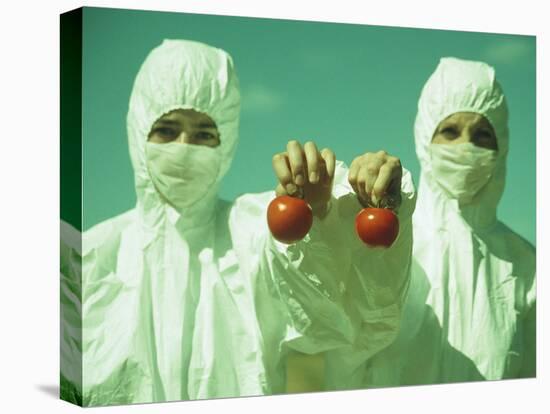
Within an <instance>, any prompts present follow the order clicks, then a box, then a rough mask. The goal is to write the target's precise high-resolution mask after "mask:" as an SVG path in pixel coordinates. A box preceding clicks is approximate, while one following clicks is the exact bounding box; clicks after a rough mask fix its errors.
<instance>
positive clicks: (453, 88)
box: [367, 58, 536, 386]
mask: <svg viewBox="0 0 550 414" xmlns="http://www.w3.org/2000/svg"><path fill="white" fill-rule="evenodd" d="M456 112H474V113H478V114H481V115H483V116H485V117H486V118H487V120H488V121H489V122H490V123H491V125H492V126H493V129H494V131H495V133H496V139H497V144H498V151H497V154H496V164H495V167H494V170H493V173H492V175H491V177H490V178H489V180H488V181H487V183H486V185H485V186H484V187H482V189H481V190H480V191H479V193H478V194H477V195H476V196H475V197H474V198H473V199H472V201H471V203H466V204H462V205H461V204H460V203H459V202H458V201H457V199H456V198H453V197H450V196H449V195H448V193H447V192H445V191H443V189H442V187H441V186H440V185H439V183H438V182H437V181H436V180H435V176H434V168H433V162H432V157H431V156H430V151H429V146H430V145H439V146H442V145H446V144H431V140H432V136H433V134H434V131H435V130H436V128H437V126H438V124H439V123H440V122H441V121H442V120H444V119H445V118H447V117H448V116H449V115H451V114H454V113H456ZM414 131H415V143H416V152H417V155H418V159H419V161H420V165H421V177H420V183H419V189H418V202H417V206H416V210H415V212H414V216H413V234H414V247H413V263H412V266H411V273H412V274H411V285H410V289H409V292H408V297H407V301H406V304H405V307H404V310H403V315H404V317H403V320H402V328H401V330H400V333H399V336H398V339H397V340H396V341H395V342H394V343H393V344H392V345H391V346H390V347H389V348H386V349H385V350H384V351H383V352H381V353H379V354H378V355H377V356H376V357H374V358H373V359H372V360H371V361H370V362H369V364H368V368H367V371H368V373H367V376H368V381H367V384H368V386H396V385H413V384H437V383H448V382H462V381H475V380H497V379H504V378H518V377H534V376H535V344H536V341H535V320H536V311H535V303H536V280H535V249H534V247H533V246H532V245H531V244H530V243H528V242H527V241H526V240H524V239H522V238H521V237H520V236H518V235H517V234H516V233H514V232H513V231H512V230H511V229H510V228H508V227H507V226H506V225H505V224H503V223H502V222H500V221H499V220H498V219H497V205H498V203H499V200H500V198H501V196H502V193H503V190H504V184H505V173H506V156H507V154H508V110H507V104H506V100H505V97H504V94H503V91H502V89H501V87H500V85H499V83H498V82H497V80H496V79H495V71H494V69H493V68H492V67H490V66H489V65H487V64H485V63H482V62H474V61H466V60H460V59H456V58H442V59H441V61H440V63H439V65H438V67H437V69H436V70H435V72H434V73H433V74H432V75H431V77H430V78H429V80H428V82H427V83H426V85H425V86H424V89H423V90H422V93H421V97H420V101H419V103H418V114H417V117H416V123H415V130H414ZM456 145H471V144H455V145H446V147H448V148H447V149H451V150H452V147H455V146H456ZM486 151H487V150H486ZM464 166H466V164H464V165H461V166H460V168H462V167H464ZM457 168H459V167H457ZM450 174H451V175H450V177H445V178H448V179H450V180H447V181H448V182H452V180H453V179H455V180H456V179H457V178H456V174H455V177H453V172H452V171H451V172H450ZM455 185H457V186H458V182H455Z"/></svg>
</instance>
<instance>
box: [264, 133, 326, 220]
mask: <svg viewBox="0 0 550 414" xmlns="http://www.w3.org/2000/svg"><path fill="white" fill-rule="evenodd" d="M335 166H336V156H335V155H334V152H332V151H331V150H330V149H328V148H325V149H323V150H322V151H319V150H318V149H317V146H316V145H315V143H314V142H312V141H308V142H306V143H305V144H304V146H303V147H302V145H301V144H300V143H299V142H298V141H296V140H292V141H289V142H288V144H287V146H286V151H285V152H280V153H278V154H275V155H274V156H273V170H274V171H275V175H276V176H277V180H278V184H277V187H276V189H275V192H276V193H277V195H278V196H282V195H289V196H296V197H300V198H303V199H304V200H305V201H306V202H307V203H308V204H309V205H310V206H311V208H312V211H313V214H315V215H318V216H323V215H324V214H325V213H326V211H327V207H328V203H329V201H330V198H331V195H332V185H333V181H334V170H335Z"/></svg>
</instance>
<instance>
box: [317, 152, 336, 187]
mask: <svg viewBox="0 0 550 414" xmlns="http://www.w3.org/2000/svg"><path fill="white" fill-rule="evenodd" d="M321 157H323V160H325V166H326V171H327V174H328V180H329V181H330V180H332V179H333V178H334V171H335V170H336V154H334V152H332V151H331V150H330V149H328V148H324V149H323V150H322V151H321Z"/></svg>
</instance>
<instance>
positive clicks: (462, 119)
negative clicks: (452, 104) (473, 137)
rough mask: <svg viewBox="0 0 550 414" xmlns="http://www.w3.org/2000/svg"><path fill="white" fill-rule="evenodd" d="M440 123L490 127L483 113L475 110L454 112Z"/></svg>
mask: <svg viewBox="0 0 550 414" xmlns="http://www.w3.org/2000/svg"><path fill="white" fill-rule="evenodd" d="M439 124H440V125H447V124H454V125H460V126H480V127H481V126H483V127H491V124H490V123H489V121H488V120H487V118H485V117H484V116H483V115H481V114H478V113H475V112H456V113H454V114H452V115H450V116H448V117H447V118H445V119H444V120H443V121H441V122H440V123H439Z"/></svg>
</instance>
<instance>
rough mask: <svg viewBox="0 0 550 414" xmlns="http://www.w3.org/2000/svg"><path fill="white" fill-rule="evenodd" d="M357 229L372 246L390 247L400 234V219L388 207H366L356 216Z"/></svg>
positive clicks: (359, 234)
mask: <svg viewBox="0 0 550 414" xmlns="http://www.w3.org/2000/svg"><path fill="white" fill-rule="evenodd" d="M355 230H356V231H357V235H358V236H359V238H360V239H361V240H363V242H364V243H366V244H368V245H369V246H372V247H378V246H380V247H390V246H391V245H392V243H393V242H394V241H395V239H396V238H397V235H398V234H399V220H398V219H397V216H396V215H395V213H394V212H393V211H391V210H389V209H387V208H364V209H363V210H361V211H360V212H359V213H358V214H357V217H356V218H355Z"/></svg>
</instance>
